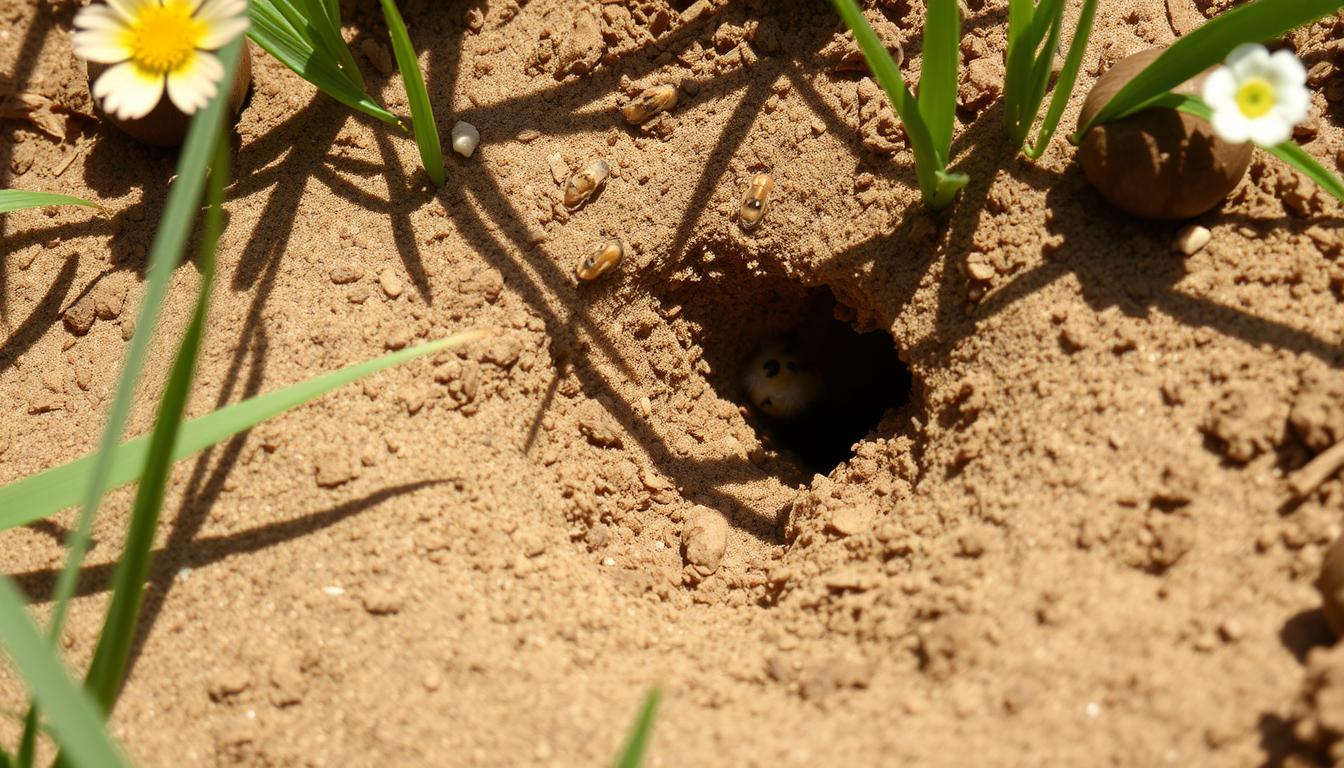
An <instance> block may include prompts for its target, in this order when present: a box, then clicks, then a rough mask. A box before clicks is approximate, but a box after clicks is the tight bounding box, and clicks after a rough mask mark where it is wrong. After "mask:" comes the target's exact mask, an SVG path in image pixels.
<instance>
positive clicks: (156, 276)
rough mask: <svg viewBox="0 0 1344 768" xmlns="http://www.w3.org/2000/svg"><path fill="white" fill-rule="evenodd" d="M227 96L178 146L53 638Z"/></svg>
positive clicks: (63, 580) (233, 61) (62, 581)
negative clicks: (174, 173)
mask: <svg viewBox="0 0 1344 768" xmlns="http://www.w3.org/2000/svg"><path fill="white" fill-rule="evenodd" d="M244 44H245V43H244V41H243V40H241V39H239V40H234V41H233V42H231V43H229V44H228V45H227V46H225V47H224V49H223V51H222V52H221V55H220V58H221V59H222V60H223V63H224V77H223V79H222V80H221V82H225V83H231V82H233V74H234V72H235V71H236V70H237V68H238V58H239V52H240V51H241V50H242V47H243V45H244ZM228 101H229V100H228V93H227V91H225V90H221V91H220V92H219V94H217V95H216V96H215V98H213V99H211V100H210V103H209V104H208V105H206V107H205V109H204V110H202V111H200V112H198V113H196V116H195V117H193V118H192V120H191V126H190V127H189V128H188V129H187V140H186V143H185V144H183V146H182V154H181V156H180V158H179V159H178V163H177V180H176V181H175V182H173V185H172V187H171V188H170V189H169V191H168V203H167V205H166V206H164V211H163V218H162V219H161V220H160V222H159V231H158V233H157V234H156V235H155V236H154V245H153V246H152V247H151V248H150V252H149V267H148V270H147V272H148V277H149V279H148V281H147V282H148V286H147V288H146V291H145V298H144V300H143V302H142V303H141V305H140V314H139V316H138V317H137V318H136V321H135V329H136V330H135V335H134V336H132V337H131V344H130V349H129V350H127V352H126V362H125V363H124V364H123V366H122V369H121V377H120V379H119V380H118V381H117V388H116V392H115V394H114V395H113V396H112V409H111V412H110V413H109V414H108V417H107V425H106V427H104V429H103V436H102V439H101V440H100V441H99V448H98V453H97V454H96V458H95V459H94V463H93V468H92V471H91V472H90V474H89V478H88V480H87V482H86V483H85V484H84V485H85V489H84V495H83V500H82V503H81V509H80V514H79V520H78V522H77V523H76V525H75V530H74V532H73V534H72V535H71V536H70V548H69V553H68V556H67V558H66V562H65V568H64V569H63V570H62V571H61V575H60V577H59V578H58V579H57V580H56V591H55V596H54V601H53V602H54V607H53V609H52V617H51V628H50V635H51V637H52V638H53V640H54V639H55V638H57V637H60V633H61V627H62V626H63V625H64V623H65V614H66V611H67V610H68V609H69V605H70V598H71V597H73V596H74V594H75V582H76V581H77V580H78V577H79V568H80V565H81V564H82V563H83V562H84V555H85V554H86V553H87V552H88V549H89V533H90V531H91V529H92V528H93V518H94V516H95V515H97V513H98V505H99V503H100V502H102V499H103V489H104V488H105V487H106V486H107V476H108V473H109V471H110V470H111V468H112V461H113V456H114V455H115V454H116V448H117V443H119V442H120V441H121V431H122V428H123V427H124V426H125V425H126V418H127V416H128V415H129V414H130V410H131V400H132V399H133V397H134V395H135V390H136V388H137V384H138V383H139V381H140V371H141V369H142V368H143V367H144V363H145V355H146V353H147V352H148V350H149V340H150V336H152V335H153V333H154V328H155V325H156V324H157V323H158V319H159V312H160V310H161V309H162V307H163V302H164V299H165V298H166V297H167V295H168V280H169V278H170V277H171V276H172V273H173V270H175V269H176V268H177V265H178V264H179V263H180V262H181V261H182V253H183V249H184V246H185V245H186V242H187V235H188V234H190V232H191V226H192V222H193V221H194V220H195V218H196V211H197V209H198V208H199V206H200V202H201V192H202V189H203V188H204V186H205V176H206V173H207V172H208V168H207V165H208V164H209V162H210V157H211V151H212V150H213V148H214V144H215V141H214V140H215V137H216V136H218V135H219V132H220V131H221V130H222V128H223V125H224V115H225V112H226V111H227V109H228Z"/></svg>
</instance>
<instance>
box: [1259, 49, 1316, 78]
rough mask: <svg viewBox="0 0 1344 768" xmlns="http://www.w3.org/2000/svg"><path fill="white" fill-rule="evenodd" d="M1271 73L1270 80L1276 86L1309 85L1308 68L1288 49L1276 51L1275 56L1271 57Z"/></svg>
mask: <svg viewBox="0 0 1344 768" xmlns="http://www.w3.org/2000/svg"><path fill="white" fill-rule="evenodd" d="M1269 68H1270V73H1269V76H1268V78H1267V79H1268V80H1269V81H1270V82H1271V83H1273V84H1274V85H1276V86H1278V85H1283V86H1287V85H1302V86H1305V85H1306V84H1307V68H1306V67H1304V66H1302V61H1301V60H1300V59H1298V58H1297V56H1295V55H1294V54H1293V52H1292V51H1289V50H1287V49H1284V50H1279V51H1275V52H1274V55H1273V56H1271V57H1269Z"/></svg>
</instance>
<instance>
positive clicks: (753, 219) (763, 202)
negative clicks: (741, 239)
mask: <svg viewBox="0 0 1344 768" xmlns="http://www.w3.org/2000/svg"><path fill="white" fill-rule="evenodd" d="M774 188H775V180H774V179H773V178H771V177H770V174H768V173H758V174H756V176H755V178H753V179H752V180H751V186H749V187H747V194H746V195H745V196H744V197H743V198H742V207H740V208H738V210H737V220H738V221H739V222H741V224H742V228H743V229H745V230H747V231H751V230H753V229H755V228H756V225H757V224H760V223H761V219H763V218H765V208H766V206H767V205H768V204H769V202H770V190H772V189H774Z"/></svg>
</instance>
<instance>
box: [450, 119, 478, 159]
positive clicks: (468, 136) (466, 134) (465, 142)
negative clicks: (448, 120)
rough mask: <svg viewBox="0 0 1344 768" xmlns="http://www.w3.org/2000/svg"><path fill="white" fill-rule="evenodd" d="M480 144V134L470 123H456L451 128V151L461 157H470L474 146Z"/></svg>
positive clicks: (474, 149) (459, 121)
mask: <svg viewBox="0 0 1344 768" xmlns="http://www.w3.org/2000/svg"><path fill="white" fill-rule="evenodd" d="M480 143H481V132H480V131H478V130H476V126H474V125H472V124H471V123H465V122H463V121H461V120H458V121H457V125H454V126H453V151H454V152H456V153H457V154H459V155H461V156H463V157H471V153H473V152H475V151H476V145H477V144H480Z"/></svg>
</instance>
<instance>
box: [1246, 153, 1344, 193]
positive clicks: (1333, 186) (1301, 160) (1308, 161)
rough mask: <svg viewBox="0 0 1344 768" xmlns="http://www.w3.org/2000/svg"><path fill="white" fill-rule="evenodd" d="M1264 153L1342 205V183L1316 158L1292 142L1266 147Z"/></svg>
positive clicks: (1343, 188) (1343, 191) (1343, 185)
mask: <svg viewBox="0 0 1344 768" xmlns="http://www.w3.org/2000/svg"><path fill="white" fill-rule="evenodd" d="M1265 151H1266V152H1268V153H1270V154H1271V155H1273V156H1275V157H1277V158H1279V159H1280V160H1282V161H1283V162H1285V163H1287V164H1289V165H1291V166H1292V167H1294V168H1296V169H1297V170H1299V171H1301V172H1302V173H1303V174H1305V175H1306V177H1307V178H1309V179H1311V180H1312V181H1314V182H1316V184H1317V186H1319V187H1320V188H1321V189H1324V190H1325V191H1326V192H1329V193H1330V194H1331V195H1333V196H1334V197H1335V199H1336V200H1338V201H1339V202H1341V203H1344V183H1341V182H1340V180H1339V177H1338V176H1336V175H1334V174H1333V173H1331V172H1329V171H1327V170H1326V169H1325V166H1323V165H1321V164H1320V163H1319V162H1317V160H1316V158H1314V157H1312V156H1311V155H1309V154H1307V151H1306V150H1305V149H1303V148H1301V147H1299V146H1298V145H1297V144H1295V143H1293V142H1292V141H1285V142H1283V143H1282V144H1278V145H1276V146H1273V147H1268V148H1266V150H1265Z"/></svg>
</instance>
